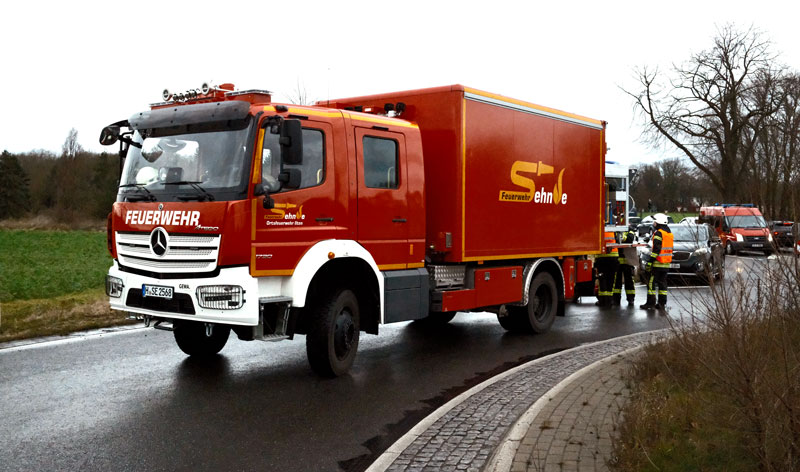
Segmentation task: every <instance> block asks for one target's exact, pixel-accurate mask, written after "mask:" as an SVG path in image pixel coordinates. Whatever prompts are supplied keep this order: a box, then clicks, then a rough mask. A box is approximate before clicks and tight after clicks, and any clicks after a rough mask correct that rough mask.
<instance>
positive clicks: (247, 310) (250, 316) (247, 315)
mask: <svg viewBox="0 0 800 472" xmlns="http://www.w3.org/2000/svg"><path fill="white" fill-rule="evenodd" d="M108 275H109V276H112V277H117V278H119V279H121V280H122V283H123V285H124V288H123V289H122V296H121V297H119V298H115V297H109V303H110V305H111V308H112V309H114V310H121V311H126V312H132V313H136V314H140V315H145V316H152V317H155V318H163V319H182V320H192V321H200V322H205V323H220V324H229V325H243V326H256V325H258V321H259V320H258V307H259V279H256V278H254V277H252V276H251V275H250V270H249V268H248V267H231V268H222V269H220V270H219V274H218V275H217V276H215V277H208V278H175V279H157V278H153V277H146V276H142V275H137V274H132V273H130V272H124V271H122V270H120V269H119V266H118V265H117V262H116V261H114V265H113V266H112V267H111V268H110V269H109V270H108ZM264 282H266V281H264ZM264 282H262V283H261V285H262V287H261V288H262V290H261V291H262V292H263V291H264V289H265V288H267V291H268V292H273V291H274V292H275V295H279V294H280V291H281V289H280V288H281V287H280V281H279V280H276V281H274V282H278V284H277V286H274V287H269V286H266V287H263V285H269V284H265V283H264ZM142 284H151V285H160V286H166V287H173V289H174V295H173V299H171V300H163V299H157V298H143V297H142ZM203 285H238V286H241V287H242V288H243V289H244V303H243V304H242V306H241V307H240V308H237V309H233V310H215V309H208V308H203V307H201V306H200V304H199V303H198V301H197V288H198V287H199V286H203ZM273 285H274V284H273ZM270 288H271V290H270ZM262 296H264V295H263V294H262ZM192 312H193V313H192Z"/></svg>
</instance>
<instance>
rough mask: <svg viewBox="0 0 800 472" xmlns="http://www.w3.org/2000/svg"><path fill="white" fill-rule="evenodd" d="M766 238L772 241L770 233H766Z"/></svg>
mask: <svg viewBox="0 0 800 472" xmlns="http://www.w3.org/2000/svg"><path fill="white" fill-rule="evenodd" d="M767 239H768V240H769V242H772V233H767Z"/></svg>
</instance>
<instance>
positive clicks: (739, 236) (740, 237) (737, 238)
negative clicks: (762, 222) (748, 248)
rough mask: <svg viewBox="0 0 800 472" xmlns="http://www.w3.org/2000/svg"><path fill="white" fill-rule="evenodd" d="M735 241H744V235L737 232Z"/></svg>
mask: <svg viewBox="0 0 800 472" xmlns="http://www.w3.org/2000/svg"><path fill="white" fill-rule="evenodd" d="M736 241H737V242H742V241H744V236H742V235H741V234H739V233H736Z"/></svg>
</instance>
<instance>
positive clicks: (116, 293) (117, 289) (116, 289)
mask: <svg viewBox="0 0 800 472" xmlns="http://www.w3.org/2000/svg"><path fill="white" fill-rule="evenodd" d="M124 288H125V285H124V284H123V283H122V279H120V278H119V277H112V276H110V275H106V295H108V296H109V297H114V298H119V297H121V296H122V290H123V289H124Z"/></svg>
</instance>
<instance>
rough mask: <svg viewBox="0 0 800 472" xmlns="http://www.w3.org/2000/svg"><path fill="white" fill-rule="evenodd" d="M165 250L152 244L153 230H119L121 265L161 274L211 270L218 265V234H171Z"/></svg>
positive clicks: (118, 252)
mask: <svg viewBox="0 0 800 472" xmlns="http://www.w3.org/2000/svg"><path fill="white" fill-rule="evenodd" d="M168 237H169V240H168V244H167V248H166V252H165V253H164V254H163V255H161V256H159V255H156V254H155V253H154V252H153V250H152V248H151V247H150V232H117V233H116V244H117V258H118V260H119V264H120V266H122V267H127V268H132V269H139V270H145V271H149V272H156V273H162V274H175V273H180V272H187V271H191V272H212V271H214V270H215V269H216V268H217V261H218V259H219V245H220V240H221V237H220V235H218V234H213V235H206V234H168Z"/></svg>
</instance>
